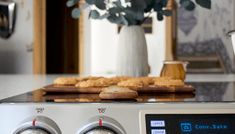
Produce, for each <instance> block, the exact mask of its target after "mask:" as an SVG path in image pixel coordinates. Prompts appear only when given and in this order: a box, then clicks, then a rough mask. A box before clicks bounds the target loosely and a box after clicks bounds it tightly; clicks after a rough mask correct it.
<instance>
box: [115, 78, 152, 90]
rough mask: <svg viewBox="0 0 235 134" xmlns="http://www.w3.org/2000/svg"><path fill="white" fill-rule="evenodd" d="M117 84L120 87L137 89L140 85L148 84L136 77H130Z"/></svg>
mask: <svg viewBox="0 0 235 134" xmlns="http://www.w3.org/2000/svg"><path fill="white" fill-rule="evenodd" d="M117 85H118V86H120V87H127V88H131V89H138V88H141V87H145V86H148V82H145V81H143V80H141V79H138V78H132V79H128V80H126V81H122V82H119V83H118V84H117Z"/></svg>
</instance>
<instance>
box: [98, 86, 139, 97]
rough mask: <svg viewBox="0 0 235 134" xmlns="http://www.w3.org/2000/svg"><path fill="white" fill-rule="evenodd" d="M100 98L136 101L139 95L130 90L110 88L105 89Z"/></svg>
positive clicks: (116, 87)
mask: <svg viewBox="0 0 235 134" xmlns="http://www.w3.org/2000/svg"><path fill="white" fill-rule="evenodd" d="M99 97H100V98H101V99H134V98H136V97H138V93H137V92H136V91H134V90H131V89H129V88H125V87H119V86H110V87H106V88H103V89H102V91H101V93H100V94H99Z"/></svg>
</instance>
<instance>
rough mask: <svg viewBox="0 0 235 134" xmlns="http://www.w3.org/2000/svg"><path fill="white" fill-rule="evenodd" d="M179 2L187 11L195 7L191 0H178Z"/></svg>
mask: <svg viewBox="0 0 235 134" xmlns="http://www.w3.org/2000/svg"><path fill="white" fill-rule="evenodd" d="M180 4H181V6H183V7H184V8H185V9H186V10H188V11H192V10H194V9H195V4H194V3H193V2H192V1H191V0H180Z"/></svg>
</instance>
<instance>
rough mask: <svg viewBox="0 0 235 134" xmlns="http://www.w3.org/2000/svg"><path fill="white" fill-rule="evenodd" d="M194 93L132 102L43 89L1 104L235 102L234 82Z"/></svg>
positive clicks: (159, 95)
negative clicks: (50, 91)
mask: <svg viewBox="0 0 235 134" xmlns="http://www.w3.org/2000/svg"><path fill="white" fill-rule="evenodd" d="M187 84H190V85H192V86H193V87H194V88H195V92H192V93H151V94H147V93H145V94H139V97H138V98H136V99H130V100H102V99H100V98H99V95H98V94H79V93H45V92H44V91H43V90H42V89H39V90H35V91H32V92H28V93H24V94H20V95H17V96H13V97H10V98H6V99H3V100H0V103H25V102H36V103H46V102H51V103H115V102H117V103H122V102H123V103H158V102H234V101H235V83H234V82H200V83H197V82H192V83H187Z"/></svg>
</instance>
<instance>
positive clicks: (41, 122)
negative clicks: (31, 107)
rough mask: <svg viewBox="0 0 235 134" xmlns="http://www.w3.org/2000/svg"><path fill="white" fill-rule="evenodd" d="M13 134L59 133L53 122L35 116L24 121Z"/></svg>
mask: <svg viewBox="0 0 235 134" xmlns="http://www.w3.org/2000/svg"><path fill="white" fill-rule="evenodd" d="M13 134H61V131H60V129H59V127H58V126H57V124H56V123H55V122H54V121H53V120H51V119H49V118H47V117H44V116H36V117H30V118H27V119H26V120H24V121H23V122H22V123H21V124H20V125H19V126H18V127H17V129H16V130H15V131H14V132H13Z"/></svg>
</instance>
